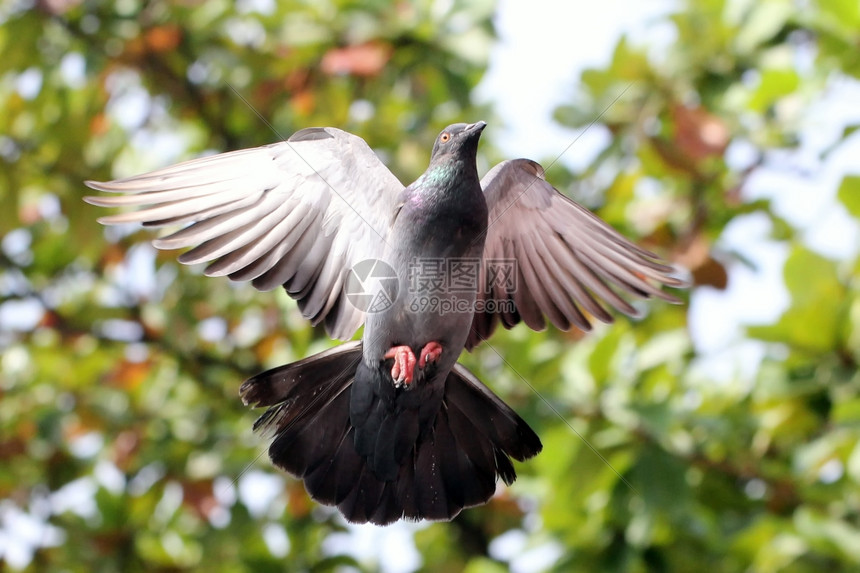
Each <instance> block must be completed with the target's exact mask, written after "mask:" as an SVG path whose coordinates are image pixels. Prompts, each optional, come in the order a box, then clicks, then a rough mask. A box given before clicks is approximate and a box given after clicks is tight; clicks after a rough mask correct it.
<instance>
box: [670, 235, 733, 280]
mask: <svg viewBox="0 0 860 573" xmlns="http://www.w3.org/2000/svg"><path fill="white" fill-rule="evenodd" d="M672 258H673V260H674V261H675V262H677V263H679V264H681V265H683V266H684V267H686V268H687V269H689V270H690V272H691V273H692V274H693V284H695V285H707V286H712V287H714V288H716V289H719V290H725V288H726V287H727V286H728V283H729V275H728V272H727V271H726V268H725V267H724V266H723V264H722V263H720V262H719V261H717V260H716V259H714V258H713V257H712V256H711V247H710V244H709V243H708V241H707V239H705V237H704V236H703V235H702V234H701V233H698V234H696V235H695V236H694V237H693V238H692V239H690V240H689V241H688V242H687V244H686V245H685V246H684V247H682V248H681V250H679V251H677V252H676V253H675V256H674V257H672Z"/></svg>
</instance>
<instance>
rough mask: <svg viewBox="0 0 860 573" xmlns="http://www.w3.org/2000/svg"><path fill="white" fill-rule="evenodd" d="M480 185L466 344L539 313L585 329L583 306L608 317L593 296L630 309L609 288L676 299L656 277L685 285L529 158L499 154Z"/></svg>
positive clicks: (532, 320)
mask: <svg viewBox="0 0 860 573" xmlns="http://www.w3.org/2000/svg"><path fill="white" fill-rule="evenodd" d="M481 186H482V187H483V189H484V196H485V197H486V200H487V205H488V207H489V225H490V226H489V229H488V231H487V238H486V243H485V246H484V260H483V265H484V272H482V273H481V276H480V278H479V290H478V302H479V305H483V311H481V312H476V313H475V318H474V320H473V322H472V331H471V332H470V334H469V339H468V341H467V343H466V348H468V349H471V348H473V347H474V346H476V345H477V344H479V343H480V342H481V341H483V340H485V339H486V338H487V337H489V336H490V334H492V333H493V331H494V330H495V329H496V327H497V326H498V324H499V323H501V324H502V325H503V326H504V327H505V328H511V327H513V326H514V325H515V324H517V323H519V322H520V321H522V322H525V323H526V324H527V325H528V326H529V327H530V328H532V329H534V330H542V329H543V328H544V327H545V322H544V316H546V317H547V318H548V319H549V321H550V322H551V323H552V324H553V325H555V326H556V327H558V328H560V329H562V330H567V329H569V328H570V327H571V326H577V327H579V328H581V329H583V330H590V329H591V324H590V321H589V318H588V316H586V314H585V313H586V312H587V313H588V314H590V315H591V316H593V317H595V318H597V319H599V320H601V321H603V322H611V321H612V315H610V314H609V312H608V311H607V310H606V309H605V308H604V307H603V306H602V305H601V304H600V303H599V302H598V299H602V300H603V301H605V302H606V303H608V304H609V305H610V306H611V307H613V308H615V309H616V310H619V311H621V312H623V313H624V314H627V315H631V316H635V315H636V314H637V312H636V309H635V308H633V306H632V305H631V304H630V303H629V302H627V301H626V300H625V299H624V298H622V297H621V296H620V295H619V294H618V292H616V291H621V292H623V293H626V294H629V295H634V296H636V297H640V298H648V297H651V296H655V297H658V298H661V299H663V300H667V301H670V302H677V299H676V298H675V297H673V296H671V295H669V294H667V293H665V292H663V291H662V290H661V289H660V285H666V286H673V287H681V286H685V285H686V283H685V281H684V280H683V279H682V278H680V277H679V276H678V269H676V268H675V267H672V266H669V265H667V264H664V263H663V262H661V261H660V259H659V258H658V257H657V255H655V254H653V253H651V252H649V251H646V250H645V249H642V248H641V247H638V246H636V245H634V244H633V243H631V242H630V241H628V240H627V239H626V238H624V237H623V236H621V235H620V234H619V233H618V232H617V231H615V229H613V228H612V227H610V226H609V225H607V224H606V223H604V222H603V221H601V220H600V219H598V218H597V217H596V216H595V215H594V214H592V213H591V212H590V211H588V210H587V209H585V208H584V207H582V206H580V205H578V204H576V203H575V202H573V201H572V200H570V199H568V198H567V197H565V196H564V195H562V194H561V193H559V192H558V191H557V190H556V189H555V188H554V187H552V185H550V184H549V183H547V182H546V180H545V179H544V171H543V168H542V167H541V166H540V165H538V164H537V163H535V162H534V161H530V160H528V159H515V160H512V161H504V162H502V163H500V164H498V165H496V166H495V167H494V168H493V169H492V170H490V172H489V173H487V175H486V176H484V178H483V179H482V180H481ZM477 308H478V309H481V308H482V307H481V306H478V307H477ZM583 311H585V312H583Z"/></svg>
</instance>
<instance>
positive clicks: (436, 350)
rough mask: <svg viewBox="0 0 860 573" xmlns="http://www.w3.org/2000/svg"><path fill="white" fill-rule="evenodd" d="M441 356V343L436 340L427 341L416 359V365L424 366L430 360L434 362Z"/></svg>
mask: <svg viewBox="0 0 860 573" xmlns="http://www.w3.org/2000/svg"><path fill="white" fill-rule="evenodd" d="M440 356H442V345H441V344H439V343H438V342H428V343H427V344H425V345H424V348H422V349H421V354H420V357H421V358H419V359H418V367H419V368H424V367H425V366H427V365H428V364H430V363H431V362H436V361H437V360H439V357H440Z"/></svg>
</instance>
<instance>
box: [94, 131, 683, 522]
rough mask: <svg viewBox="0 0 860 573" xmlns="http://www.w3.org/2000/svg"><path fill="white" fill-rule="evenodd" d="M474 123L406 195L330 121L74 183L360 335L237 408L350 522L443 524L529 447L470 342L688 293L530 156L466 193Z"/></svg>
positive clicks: (511, 475)
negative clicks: (365, 292) (251, 416)
mask: <svg viewBox="0 0 860 573" xmlns="http://www.w3.org/2000/svg"><path fill="white" fill-rule="evenodd" d="M485 126H486V123H485V122H483V121H479V122H477V123H472V124H468V125H467V124H465V123H457V124H454V125H450V126H448V127H446V128H445V129H444V130H443V131H442V132H441V133H440V134H439V136H438V137H437V138H436V142H435V144H434V146H433V151H432V154H431V157H430V165H429V167H428V168H427V170H426V171H425V172H424V174H423V175H421V176H420V177H419V178H418V179H417V180H416V181H415V182H413V183H412V184H410V185H408V186H406V187H404V186H403V185H402V184H401V182H400V181H398V179H397V178H396V177H395V176H394V175H393V174H392V173H391V172H390V171H389V170H388V169H387V168H386V167H385V166H384V165H383V163H382V162H381V161H380V159H379V158H378V157H377V156H376V155H375V154H374V152H373V151H372V150H371V148H370V147H369V146H368V145H367V143H365V141H364V140H363V139H361V138H360V137H357V136H355V135H352V134H350V133H347V132H345V131H341V130H339V129H335V128H331V127H323V128H319V127H313V128H308V129H303V130H301V131H299V132H297V133H295V134H294V135H292V136H291V137H290V138H289V139H288V140H286V141H283V142H280V143H275V144H272V145H267V146H263V147H258V148H254V149H245V150H240V151H234V152H229V153H223V154H219V155H213V156H208V157H203V158H200V159H195V160H191V161H187V162H184V163H180V164H178V165H174V166H172V167H167V168H165V169H161V170H158V171H154V172H151V173H147V174H144V175H138V176H135V177H129V178H126V179H120V180H117V181H111V182H107V183H99V182H94V181H88V182H86V184H87V185H88V186H89V187H91V188H93V189H96V190H99V191H107V192H113V193H119V195H117V196H98V197H87V198H86V199H85V200H86V201H87V202H89V203H91V204H93V205H99V206H102V207H127V206H134V207H139V209H138V210H134V211H130V212H125V213H121V214H116V215H110V216H107V217H102V218H101V219H99V221H100V222H101V223H103V224H107V225H113V224H120V223H129V222H141V223H143V225H144V226H147V227H162V226H179V227H181V228H180V230H178V231H176V232H174V233H172V234H170V235H168V236H166V237H163V238H159V239H156V240H154V241H153V244H154V245H155V246H156V247H157V248H160V249H178V248H185V247H193V248H192V249H191V250H189V251H187V252H185V253H184V254H182V255H181V256H180V257H179V261H180V262H182V263H185V264H196V263H202V262H210V264H209V266H208V267H207V268H206V271H205V272H206V274H207V275H209V276H225V275H226V276H228V277H229V278H230V279H232V280H235V281H251V283H252V284H253V285H254V286H255V287H256V288H257V289H259V290H262V291H268V290H272V289H274V288H276V287H278V286H283V287H284V288H285V289H286V291H287V293H289V295H290V296H291V297H293V298H294V299H295V300H296V301H297V302H298V306H299V308H300V309H301V312H302V314H303V315H304V316H305V317H307V318H308V319H310V321H311V322H312V323H313V324H314V325H316V324H319V323H323V324H324V325H325V328H326V331H327V332H328V333H329V335H330V336H332V337H333V338H337V339H340V340H349V339H351V338H352V337H353V335H354V334H355V333H356V331H357V330H358V329H359V328H360V327H361V326H362V325H364V332H363V335H362V337H361V340H359V341H352V342H346V343H344V344H341V345H340V346H337V347H335V348H332V349H330V350H327V351H325V352H322V353H319V354H316V355H314V356H310V357H308V358H305V359H303V360H300V361H298V362H295V363H292V364H287V365H285V366H281V367H278V368H274V369H272V370H269V371H267V372H264V373H262V374H259V375H257V376H254V377H253V378H251V379H249V380H247V381H246V382H245V383H244V384H242V386H241V390H240V394H241V397H242V399H243V400H244V402H245V403H246V404H249V405H253V406H264V407H267V408H268V410H267V411H266V412H265V413H264V414H263V415H262V416H261V417H260V418H259V419H258V420H257V422H256V423H255V425H254V427H255V429H264V430H268V431H270V432H271V434H272V435H273V436H274V438H273V441H272V443H271V445H270V447H269V455H270V457H271V459H272V462H273V463H274V464H275V465H277V466H279V467H280V468H282V469H284V470H286V471H287V472H289V473H291V474H293V475H294V476H296V477H298V478H300V479H302V480H303V481H304V484H305V487H306V488H307V491H308V492H309V494H310V495H311V496H312V497H313V498H314V499H315V500H317V501H318V502H320V503H323V504H326V505H333V506H337V508H338V509H339V510H340V512H341V513H342V514H343V515H344V517H346V519H347V520H349V521H351V522H357V523H365V522H372V523H375V524H389V523H392V522H394V521H397V520H399V519H401V518H406V519H412V520H419V519H427V520H449V519H452V518H453V517H454V516H456V515H457V514H458V513H459V512H460V511H461V510H462V509H463V508H466V507H471V506H475V505H480V504H483V503H486V502H487V501H488V500H489V499H490V497H492V495H493V494H494V492H495V489H496V481H497V478H499V477H500V478H501V479H502V481H504V482H505V483H506V484H511V483H512V482H513V481H514V480H515V479H516V472H515V470H514V466H513V463H512V461H511V459H514V460H518V461H523V460H526V459H528V458H530V457H532V456H534V455H536V454H537V453H538V452H540V450H541V447H542V446H541V442H540V439H539V438H538V436H537V435H536V434H535V432H534V431H533V430H532V429H531V428H530V427H529V426H528V424H526V422H525V421H523V420H522V419H521V418H520V417H519V416H518V415H517V414H516V413H515V412H514V411H513V410H512V409H511V408H510V407H508V406H507V405H506V404H505V403H504V402H502V400H500V399H499V398H498V397H497V396H496V395H495V394H493V392H492V391H491V390H490V389H489V388H487V386H485V385H484V384H483V383H481V381H480V380H478V379H477V378H476V377H475V376H474V375H473V374H472V373H470V372H469V371H468V370H466V368H464V367H463V366H462V365H460V364H458V363H457V359H458V357H459V355H460V353H461V351H462V350H463V349H464V348H465V349H467V350H471V349H472V348H473V347H475V346H476V345H478V344H479V343H480V342H481V341H483V340H484V339H486V338H487V337H489V336H490V335H491V334H492V333H493V331H494V330H495V329H496V328H497V326H498V325H499V324H501V325H502V326H504V327H505V328H511V327H513V326H514V325H516V324H517V323H519V322H524V323H525V324H526V325H528V326H529V327H531V328H533V329H536V330H541V329H543V328H544V327H545V320H546V319H548V320H549V322H551V323H552V324H553V325H555V326H556V327H558V328H560V329H563V330H566V329H569V328H570V327H571V326H576V327H578V328H580V329H583V330H588V329H589V328H590V318H589V315H590V317H594V318H596V319H598V320H601V321H604V322H609V321H611V320H612V316H611V315H610V314H609V312H608V311H607V310H606V308H604V306H602V305H601V303H600V302H598V299H602V300H603V301H605V303H608V304H609V305H610V306H611V307H613V308H615V309H616V310H618V311H620V312H623V313H625V314H628V315H635V314H636V310H635V309H634V307H633V306H632V305H631V304H630V303H629V302H628V301H627V300H625V299H624V298H622V297H621V296H620V295H619V292H621V293H626V294H627V295H632V296H634V297H639V298H648V297H652V296H654V297H658V298H661V299H663V300H666V301H671V302H676V299H675V298H674V297H673V296H671V295H670V294H668V293H666V292H664V291H663V290H661V286H670V287H681V286H684V281H683V279H681V278H679V276H678V273H677V271H676V269H675V268H674V267H672V266H670V265H668V264H666V263H664V262H662V261H661V260H660V259H659V258H658V257H657V256H656V255H654V254H652V253H651V252H649V251H646V250H644V249H642V248H640V247H638V246H636V245H634V244H633V243H631V242H630V241H628V240H627V239H625V238H624V237H622V236H621V235H620V234H618V233H617V232H616V231H615V230H614V229H612V228H611V227H610V226H608V225H607V224H606V223H604V222H603V221H601V220H600V219H598V218H597V217H596V216H595V215H593V214H592V213H590V212H589V211H588V210H586V209H585V208H583V207H581V206H579V205H578V204H576V203H575V202H573V201H572V200H570V199H568V198H567V197H565V196H564V195H562V194H561V193H559V192H558V191H557V190H556V189H555V188H553V187H552V186H551V185H550V184H549V183H547V182H546V180H545V178H544V171H543V169H542V168H541V166H540V165H539V164H537V163H535V162H534V161H530V160H528V159H515V160H512V161H504V162H502V163H500V164H498V165H496V166H495V167H494V168H493V169H492V170H490V172H489V173H487V175H486V176H484V178H483V179H479V177H478V172H477V167H476V162H475V156H476V152H477V148H478V140H479V139H480V136H481V132H482V131H483V129H484V127H485ZM361 265H364V266H363V267H362V266H361ZM358 268H363V269H364V270H363V271H362V273H360V274H361V275H362V276H358V278H356V269H358ZM368 269H369V270H368ZM374 273H375V275H374ZM386 276H387V280H386ZM374 277H375V280H365V279H373V278H374ZM380 277H382V278H380ZM363 280H365V282H366V283H373V284H375V285H376V286H375V287H368V288H371V291H370V295H371V297H370V298H371V299H372V300H374V301H376V303H377V304H370V305H368V304H364V303H362V304H355V301H356V300H357V299H356V298H355V297H353V296H352V295H354V294H355V293H354V292H350V291H351V290H353V291H354V288H353V287H355V286H356V285H359V286H362V285H364V284H365V283H364V282H362V281H363ZM380 297H381V298H380ZM362 300H365V299H362Z"/></svg>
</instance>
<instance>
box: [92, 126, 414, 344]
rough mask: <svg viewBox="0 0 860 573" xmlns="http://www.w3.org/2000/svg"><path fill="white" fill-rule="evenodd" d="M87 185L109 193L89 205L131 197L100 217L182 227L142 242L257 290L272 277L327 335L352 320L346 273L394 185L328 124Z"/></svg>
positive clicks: (392, 199) (366, 251) (355, 318)
mask: <svg viewBox="0 0 860 573" xmlns="http://www.w3.org/2000/svg"><path fill="white" fill-rule="evenodd" d="M87 185H88V186H89V187H91V188H93V189H96V190H98V191H106V192H111V193H118V194H119V195H117V196H98V197H86V198H85V200H86V201H87V202H89V203H92V204H93V205H98V206H101V207H137V210H134V211H129V212H123V213H119V214H115V215H109V216H106V217H102V218H101V219H99V221H100V222H102V223H104V224H106V225H116V224H123V223H142V224H143V225H144V226H148V227H159V226H166V225H179V226H183V225H184V227H182V228H180V229H179V230H177V231H175V232H173V233H172V234H169V235H167V236H165V237H162V238H159V239H156V240H155V241H154V242H153V243H154V245H155V246H156V247H157V248H159V249H176V248H188V247H191V249H190V250H189V251H186V252H185V253H183V254H182V255H181V256H180V257H179V261H180V262H181V263H183V264H197V263H202V262H208V263H210V264H209V266H208V267H207V269H206V274H207V275H210V276H225V275H226V276H228V277H230V278H231V279H233V280H250V281H252V284H253V285H254V286H255V287H256V288H258V289H260V290H270V289H272V288H275V287H276V286H278V285H283V286H284V287H285V288H286V289H287V292H289V293H290V295H291V296H293V297H294V298H296V299H297V300H298V301H299V307H300V308H301V309H302V311H303V313H304V314H305V316H307V317H308V318H310V319H311V320H312V321H313V322H314V324H318V323H319V322H321V321H323V320H325V324H326V328H327V329H328V330H329V333H330V334H333V335H335V333H336V337H337V338H349V337H351V336H352V334H354V332H355V330H356V329H357V328H358V327H359V326H361V323H362V322H363V319H364V315H363V313H361V312H360V311H358V310H357V309H353V308H351V307H349V306H348V303H347V301H346V300H345V298H344V297H345V294H344V293H343V283H344V280H345V276H346V273H347V272H348V271H349V269H350V268H351V267H352V266H353V265H354V264H355V263H357V262H359V261H361V260H363V259H366V258H371V257H379V256H381V255H382V253H383V250H384V246H385V238H386V236H387V233H388V229H389V228H390V225H391V219H392V217H393V216H394V212H395V208H396V204H397V200H398V197H399V195H400V193H401V191H402V190H403V185H402V184H401V183H400V181H398V180H397V178H396V177H395V176H394V175H393V174H392V173H391V172H390V171H389V170H388V169H387V168H386V167H385V166H384V165H383V164H382V162H381V161H380V160H379V158H378V157H377V156H376V155H375V154H374V153H373V151H372V150H371V149H370V147H368V145H367V144H366V143H365V142H364V141H363V140H362V139H361V138H359V137H357V136H355V135H352V134H349V133H347V132H344V131H341V130H339V129H334V128H330V127H326V128H310V129H306V130H302V131H299V132H297V133H296V134H294V135H293V136H292V137H291V138H290V139H289V140H287V141H284V142H281V143H275V144H272V145H267V146H264V147H257V148H254V149H243V150H239V151H233V152H229V153H222V154H218V155H211V156H206V157H202V158H199V159H193V160H191V161H186V162H183V163H179V164H177V165H172V166H170V167H165V168H163V169H159V170H157V171H153V172H150V173H145V174H143V175H138V176H135V177H128V178H125V179H119V180H116V181H110V182H95V181H88V182H87ZM329 313H333V315H332V317H330V318H328V319H326V316H327V315H328V314H329Z"/></svg>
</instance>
